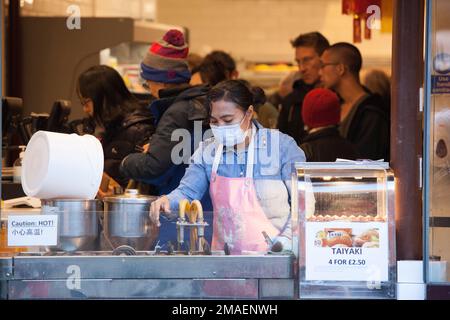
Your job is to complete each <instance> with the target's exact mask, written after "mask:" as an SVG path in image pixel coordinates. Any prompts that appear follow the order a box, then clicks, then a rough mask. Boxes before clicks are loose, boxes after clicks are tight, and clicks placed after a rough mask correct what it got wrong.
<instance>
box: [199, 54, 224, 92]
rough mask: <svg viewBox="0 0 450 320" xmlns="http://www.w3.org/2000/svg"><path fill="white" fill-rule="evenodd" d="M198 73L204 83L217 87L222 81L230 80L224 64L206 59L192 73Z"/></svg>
mask: <svg viewBox="0 0 450 320" xmlns="http://www.w3.org/2000/svg"><path fill="white" fill-rule="evenodd" d="M196 72H198V73H199V74H200V78H201V79H202V82H203V83H206V84H209V85H211V86H215V85H216V84H218V83H219V82H221V81H224V80H227V79H228V72H227V69H226V68H225V66H224V64H223V63H222V62H220V61H216V60H213V59H204V60H203V62H202V63H201V64H200V65H199V66H198V67H196V68H194V69H192V73H196Z"/></svg>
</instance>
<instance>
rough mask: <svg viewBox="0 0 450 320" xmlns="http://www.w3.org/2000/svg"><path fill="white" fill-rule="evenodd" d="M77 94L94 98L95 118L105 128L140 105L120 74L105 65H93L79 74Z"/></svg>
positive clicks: (86, 97) (85, 97)
mask: <svg viewBox="0 0 450 320" xmlns="http://www.w3.org/2000/svg"><path fill="white" fill-rule="evenodd" d="M77 94H78V95H79V96H80V97H82V98H84V99H91V100H92V102H93V104H94V120H95V121H96V122H97V123H99V124H102V125H103V126H104V127H105V128H107V127H108V126H110V125H111V124H113V123H117V122H119V121H121V120H122V119H123V118H124V116H125V114H128V113H130V112H132V111H133V110H135V109H136V108H137V107H138V104H137V100H136V99H135V98H134V97H133V95H132V94H131V93H130V91H128V89H127V87H126V85H125V82H124V81H123V79H122V77H121V76H120V74H119V73H118V72H117V71H116V70H115V69H113V68H111V67H108V66H104V65H100V66H94V67H91V68H89V69H87V70H86V71H84V72H83V73H82V74H81V75H80V76H79V78H78V83H77Z"/></svg>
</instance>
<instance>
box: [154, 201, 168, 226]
mask: <svg viewBox="0 0 450 320" xmlns="http://www.w3.org/2000/svg"><path fill="white" fill-rule="evenodd" d="M161 211H162V212H165V213H170V202H169V198H167V196H161V197H159V198H158V199H157V200H155V201H153V202H152V203H151V204H150V221H151V222H153V223H154V224H156V225H157V226H158V227H159V226H160V225H161V223H160V222H159V213H160V212H161Z"/></svg>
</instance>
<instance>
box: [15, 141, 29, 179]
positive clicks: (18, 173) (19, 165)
mask: <svg viewBox="0 0 450 320" xmlns="http://www.w3.org/2000/svg"><path fill="white" fill-rule="evenodd" d="M19 148H20V149H22V151H21V152H20V153H19V157H18V158H17V159H16V161H14V163H13V182H14V183H20V181H21V176H22V162H23V157H24V156H25V148H26V146H19Z"/></svg>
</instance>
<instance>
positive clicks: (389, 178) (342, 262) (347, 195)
mask: <svg viewBox="0 0 450 320" xmlns="http://www.w3.org/2000/svg"><path fill="white" fill-rule="evenodd" d="M294 172H295V173H294V175H293V177H292V190H293V192H292V194H293V199H292V203H293V206H292V210H293V211H292V219H293V228H294V230H293V232H294V239H296V241H295V242H297V243H298V246H297V248H298V251H296V252H295V253H296V255H298V257H299V260H298V261H299V266H298V272H299V296H300V299H305V298H306V299H318V298H338V299H352V298H370V299H373V298H375V299H377V298H386V299H394V298H395V297H396V290H395V287H396V256H395V220H394V176H393V173H392V171H391V170H390V169H389V164H388V163H385V162H374V161H370V162H369V161H363V162H353V161H351V162H332V163H326V162H322V163H313V162H308V163H306V162H304V163H296V164H295V170H294ZM294 226H295V227H294Z"/></svg>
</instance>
